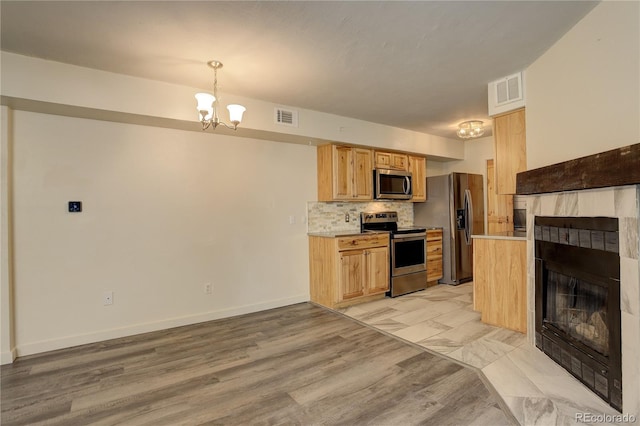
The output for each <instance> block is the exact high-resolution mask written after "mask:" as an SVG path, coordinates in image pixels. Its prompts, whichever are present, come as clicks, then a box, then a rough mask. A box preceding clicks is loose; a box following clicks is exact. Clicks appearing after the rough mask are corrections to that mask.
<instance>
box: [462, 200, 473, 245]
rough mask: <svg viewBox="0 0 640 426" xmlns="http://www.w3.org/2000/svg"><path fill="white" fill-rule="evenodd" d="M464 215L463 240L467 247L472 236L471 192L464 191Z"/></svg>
mask: <svg viewBox="0 0 640 426" xmlns="http://www.w3.org/2000/svg"><path fill="white" fill-rule="evenodd" d="M464 213H465V222H466V223H465V227H464V239H465V240H466V243H467V245H468V246H470V245H471V235H473V201H472V198H471V191H469V190H468V189H465V190H464Z"/></svg>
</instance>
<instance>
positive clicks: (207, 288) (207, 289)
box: [204, 283, 213, 294]
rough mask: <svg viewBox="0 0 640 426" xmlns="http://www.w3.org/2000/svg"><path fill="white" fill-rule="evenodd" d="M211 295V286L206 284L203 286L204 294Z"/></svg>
mask: <svg viewBox="0 0 640 426" xmlns="http://www.w3.org/2000/svg"><path fill="white" fill-rule="evenodd" d="M211 293H213V284H211V283H206V284H205V285H204V294H211Z"/></svg>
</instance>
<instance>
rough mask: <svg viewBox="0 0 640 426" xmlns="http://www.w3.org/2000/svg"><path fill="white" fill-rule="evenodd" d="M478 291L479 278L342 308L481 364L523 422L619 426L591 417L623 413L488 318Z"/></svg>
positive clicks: (519, 335) (379, 326) (390, 330)
mask: <svg viewBox="0 0 640 426" xmlns="http://www.w3.org/2000/svg"><path fill="white" fill-rule="evenodd" d="M472 289H473V284H472V283H467V284H462V285H459V286H449V285H437V286H435V287H430V288H428V289H426V290H423V291H419V292H416V293H412V294H408V295H405V296H401V297H397V298H394V299H391V298H385V299H383V300H378V301H375V302H369V303H363V304H360V305H356V306H352V307H348V308H344V309H340V312H342V313H343V314H345V315H347V316H349V317H352V318H354V319H357V320H359V321H361V322H363V323H365V324H368V325H370V326H372V327H375V328H377V329H379V330H382V331H384V332H387V333H390V334H393V335H395V336H397V337H399V338H402V339H405V340H408V341H410V342H413V343H415V344H417V345H420V346H422V347H424V348H426V349H427V350H430V351H433V352H437V353H440V354H442V355H444V356H447V357H450V358H453V359H455V360H458V361H459V362H462V363H465V364H468V365H471V366H473V367H476V368H478V369H480V370H481V371H482V373H483V374H484V375H485V377H486V378H487V379H488V381H489V382H490V383H491V384H492V385H493V387H494V388H495V390H496V391H497V392H498V394H500V396H501V397H502V398H503V399H504V401H505V403H506V404H507V405H508V407H509V408H510V410H511V412H512V413H513V415H514V416H515V417H516V419H517V420H518V421H519V422H520V424H522V425H526V426H529V425H542V426H547V425H572V424H575V425H578V424H585V423H598V424H612V422H607V421H602V420H603V418H600V419H597V420H598V421H597V422H593V421H591V422H585V421H584V419H585V418H586V416H587V415H588V416H601V415H610V416H611V415H617V414H620V413H618V412H617V411H616V410H615V409H613V408H611V407H610V406H609V405H608V404H606V403H605V402H604V401H602V400H601V399H600V398H598V397H597V396H596V395H595V394H593V393H592V392H591V391H590V390H589V389H587V388H586V387H585V386H584V385H582V384H581V383H580V382H579V381H577V380H576V379H575V378H574V377H573V376H571V375H570V374H569V373H568V372H566V371H565V370H564V369H563V368H562V367H560V366H558V365H557V364H556V363H555V362H553V361H552V360H551V359H550V358H548V357H547V356H546V355H545V354H543V353H542V352H540V351H539V350H538V349H537V348H535V347H533V346H531V345H530V344H528V343H527V342H526V337H525V335H524V334H522V333H518V332H515V331H511V330H507V329H503V328H499V327H493V326H490V325H487V324H483V323H482V322H480V314H479V313H478V312H475V311H473V301H472V297H473V296H472ZM581 420H583V421H581ZM604 420H611V418H610V417H609V418H607V417H604ZM613 424H615V423H613Z"/></svg>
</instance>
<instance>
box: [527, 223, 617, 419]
mask: <svg viewBox="0 0 640 426" xmlns="http://www.w3.org/2000/svg"><path fill="white" fill-rule="evenodd" d="M534 230H535V257H536V264H535V268H536V269H535V278H536V283H535V284H536V285H535V293H536V294H535V297H536V298H535V304H536V324H535V327H536V334H535V341H536V346H537V347H538V348H539V349H540V350H542V351H543V352H544V353H546V354H547V355H548V356H549V357H550V358H551V359H553V360H554V361H555V362H556V363H558V364H559V365H561V366H562V367H563V368H565V369H566V370H567V371H568V372H569V373H571V374H572V375H573V376H575V377H576V378H577V379H578V380H580V381H581V382H582V383H584V384H585V385H586V386H587V387H589V388H590V389H591V390H593V391H594V392H595V393H596V394H597V395H599V396H600V397H601V398H602V399H604V400H605V401H607V402H608V403H609V404H610V405H611V406H612V407H614V408H616V409H617V410H619V411H621V410H622V360H621V346H620V257H619V254H618V219H617V218H606V217H591V218H588V217H543V216H537V217H536V218H535V227H534Z"/></svg>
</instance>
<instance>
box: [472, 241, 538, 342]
mask: <svg viewBox="0 0 640 426" xmlns="http://www.w3.org/2000/svg"><path fill="white" fill-rule="evenodd" d="M472 238H473V309H474V310H475V311H478V312H480V314H481V317H480V319H481V321H482V322H484V323H486V324H490V325H495V326H498V327H504V328H508V329H510V330H515V331H519V332H521V333H526V331H527V316H526V313H527V285H526V279H527V240H526V233H525V232H518V231H515V232H514V231H509V232H500V233H496V234H492V235H473V236H472Z"/></svg>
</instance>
